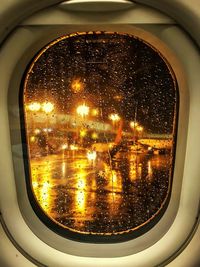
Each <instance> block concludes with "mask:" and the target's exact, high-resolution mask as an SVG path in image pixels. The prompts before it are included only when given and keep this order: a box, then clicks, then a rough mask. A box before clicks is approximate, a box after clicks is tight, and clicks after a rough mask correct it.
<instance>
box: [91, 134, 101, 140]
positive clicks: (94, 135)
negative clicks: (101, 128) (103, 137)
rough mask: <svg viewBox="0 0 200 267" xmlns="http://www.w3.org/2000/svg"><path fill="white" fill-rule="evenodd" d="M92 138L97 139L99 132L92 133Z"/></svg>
mask: <svg viewBox="0 0 200 267" xmlns="http://www.w3.org/2000/svg"><path fill="white" fill-rule="evenodd" d="M91 137H92V139H97V138H98V137H99V136H98V134H97V133H92V136H91Z"/></svg>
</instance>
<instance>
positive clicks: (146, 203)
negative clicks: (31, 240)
mask: <svg viewBox="0 0 200 267" xmlns="http://www.w3.org/2000/svg"><path fill="white" fill-rule="evenodd" d="M23 90H24V94H23V96H24V99H23V103H24V119H25V135H26V140H27V147H28V155H29V159H28V163H29V177H28V179H29V183H30V187H31V192H32V195H33V197H34V201H35V203H36V205H37V207H38V210H39V209H40V210H42V212H43V214H44V215H45V216H46V217H47V218H48V219H50V220H51V222H52V223H54V225H55V227H60V228H62V229H63V231H64V232H66V231H72V232H73V233H74V234H75V233H79V234H83V235H92V236H106V235H107V236H112V235H122V234H124V233H132V232H134V231H137V230H138V229H140V228H142V227H143V226H145V225H148V224H151V222H152V221H153V219H154V218H156V216H159V214H160V213H161V212H162V209H163V207H164V206H165V204H166V203H167V199H168V198H169V194H170V188H171V180H172V171H173V170H172V167H173V155H174V154H173V151H174V135H175V119H176V113H177V102H178V96H177V94H178V93H177V89H176V81H175V78H174V75H173V73H172V71H171V68H170V66H169V65H168V63H167V61H166V60H165V59H164V57H163V56H162V55H161V54H160V53H159V52H158V51H157V50H156V49H155V48H153V47H152V46H150V45H149V44H148V43H146V42H144V41H143V40H140V39H138V38H136V37H134V36H132V35H129V34H119V33H111V32H109V33H108V32H89V33H77V34H71V35H69V36H64V37H61V38H59V39H57V40H56V41H53V42H52V43H50V44H49V45H48V46H46V47H45V48H44V49H43V50H42V51H41V52H40V53H39V54H38V55H37V56H36V57H35V58H34V60H33V62H32V64H31V65H30V67H29V69H28V71H27V73H26V77H25V82H24V88H23ZM34 205H35V204H34ZM45 221H46V219H45Z"/></svg>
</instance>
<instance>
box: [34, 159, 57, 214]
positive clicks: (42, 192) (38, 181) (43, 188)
mask: <svg viewBox="0 0 200 267" xmlns="http://www.w3.org/2000/svg"><path fill="white" fill-rule="evenodd" d="M51 168H52V166H51V163H50V162H49V161H45V162H44V164H41V165H39V164H38V165H35V164H32V165H31V174H32V187H33V191H34V194H35V197H36V199H37V201H38V202H39V203H40V205H41V207H42V208H43V209H44V211H46V212H47V213H48V214H49V213H50V210H51V203H52V201H53V199H52V197H51V188H52V183H51V175H52V170H51Z"/></svg>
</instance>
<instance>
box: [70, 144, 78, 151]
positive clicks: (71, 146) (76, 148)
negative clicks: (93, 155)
mask: <svg viewBox="0 0 200 267" xmlns="http://www.w3.org/2000/svg"><path fill="white" fill-rule="evenodd" d="M70 149H71V150H78V146H75V145H70Z"/></svg>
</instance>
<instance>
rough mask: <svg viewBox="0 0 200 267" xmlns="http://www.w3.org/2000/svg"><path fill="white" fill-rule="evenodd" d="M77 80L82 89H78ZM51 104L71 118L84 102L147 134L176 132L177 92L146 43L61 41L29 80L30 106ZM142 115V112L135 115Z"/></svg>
mask: <svg viewBox="0 0 200 267" xmlns="http://www.w3.org/2000/svg"><path fill="white" fill-rule="evenodd" d="M74 81H78V82H79V83H81V88H82V89H81V90H80V91H76V90H73V88H72V87H73V86H72V85H73V83H74ZM45 100H47V101H51V102H53V103H55V107H56V108H55V112H58V113H65V114H72V113H73V112H74V108H75V107H76V106H77V105H78V104H81V103H82V102H83V101H84V102H85V103H87V105H89V106H90V107H93V108H96V107H97V108H98V109H101V110H102V114H101V120H103V121H105V122H106V121H108V115H109V114H110V113H114V112H115V113H118V114H119V115H120V117H121V118H123V120H124V122H125V123H127V124H128V122H130V121H133V120H134V118H135V114H136V120H137V121H138V122H139V123H140V124H141V125H142V126H143V127H144V129H145V131H146V132H148V133H172V132H173V121H174V116H175V112H176V109H177V108H176V103H177V89H176V85H175V79H174V77H173V74H172V73H171V71H170V70H169V68H168V66H167V64H166V62H165V61H164V59H163V58H162V57H161V56H160V54H159V53H158V52H157V51H156V50H154V49H152V48H151V47H150V46H149V45H147V44H146V43H144V42H143V41H141V40H139V39H137V38H135V37H133V36H131V35H126V34H124V35H122V34H121V35H120V34H117V33H103V32H101V33H100V32H98V33H92V34H91V33H90V34H87V33H82V34H77V35H74V36H71V37H67V36H66V37H63V38H60V40H59V41H58V42H56V43H55V44H54V45H50V46H49V48H48V49H47V50H46V51H43V53H42V54H41V56H40V57H39V58H38V59H37V60H36V61H35V63H34V64H33V68H32V71H31V72H30V73H29V74H28V75H27V84H26V88H25V103H30V102H32V101H45ZM136 111H137V112H136Z"/></svg>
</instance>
